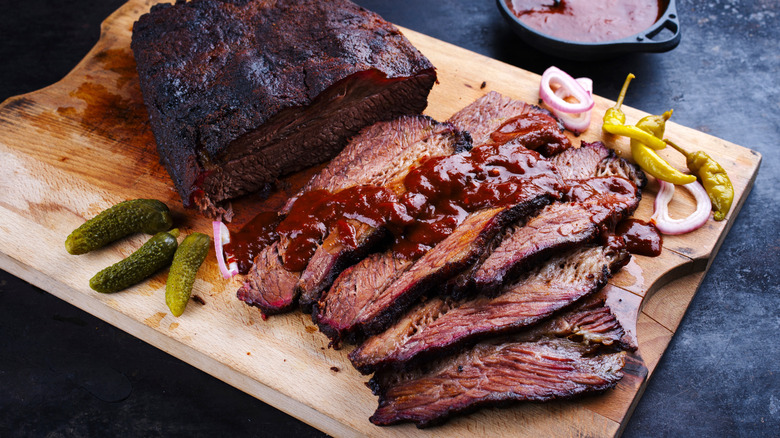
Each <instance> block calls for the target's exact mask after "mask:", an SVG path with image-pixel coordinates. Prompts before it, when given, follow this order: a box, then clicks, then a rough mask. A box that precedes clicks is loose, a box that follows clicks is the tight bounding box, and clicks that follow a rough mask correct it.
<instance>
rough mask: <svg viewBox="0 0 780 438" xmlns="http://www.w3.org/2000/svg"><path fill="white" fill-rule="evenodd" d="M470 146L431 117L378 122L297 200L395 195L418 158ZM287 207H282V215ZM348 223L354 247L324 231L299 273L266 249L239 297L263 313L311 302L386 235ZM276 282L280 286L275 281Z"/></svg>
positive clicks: (278, 252) (275, 250)
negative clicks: (361, 189) (358, 191)
mask: <svg viewBox="0 0 780 438" xmlns="http://www.w3.org/2000/svg"><path fill="white" fill-rule="evenodd" d="M470 147H471V143H470V138H469V137H468V135H467V134H465V133H462V132H460V131H458V130H456V129H455V128H454V127H453V126H452V125H450V124H446V123H440V122H437V121H435V120H433V119H431V118H430V117H426V116H404V117H400V118H398V119H395V120H391V121H387V122H379V123H377V124H374V125H372V126H370V127H368V128H366V129H364V130H363V131H361V133H360V134H359V135H357V136H356V137H354V138H353V139H352V140H350V142H349V144H348V145H347V146H346V147H345V148H344V150H342V152H341V153H340V154H339V155H338V156H337V157H336V158H335V159H334V160H333V161H332V162H331V163H330V164H329V165H328V166H326V167H325V168H324V169H323V170H322V171H320V172H319V173H318V174H317V175H315V176H314V177H313V178H312V179H311V180H310V181H309V183H307V185H306V186H304V189H303V190H302V191H301V192H300V193H299V194H298V196H297V197H299V196H300V195H301V194H303V193H304V192H307V191H313V190H327V191H329V192H338V191H341V190H343V189H347V188H350V187H354V186H358V185H388V186H391V187H392V188H393V189H394V190H396V191H399V190H401V189H402V187H401V186H400V185H399V184H400V183H399V181H401V180H403V177H404V176H405V175H406V173H407V172H408V170H409V169H410V168H411V167H412V166H413V165H414V164H416V163H417V162H419V160H421V159H423V157H435V156H442V155H450V154H453V153H460V152H463V151H465V150H467V149H468V148H470ZM297 197H296V199H297ZM292 205H293V203H291V204H290V206H289V207H286V211H287V213H289V211H290V210H291V208H292V207H291V206H292ZM347 222H349V224H350V225H351V226H352V227H353V228H354V229H355V236H354V237H355V243H356V245H355V246H354V247H353V246H347V245H344V244H343V243H342V242H341V239H339V233H338V231H337V230H329V234H328V235H327V236H326V237H325V239H324V240H323V241H322V242H320V244H319V246H318V247H317V249H316V250H315V252H314V255H313V257H312V259H311V260H310V261H309V266H307V267H306V269H305V270H303V271H298V272H290V271H287V270H286V269H285V268H284V266H283V263H282V260H283V258H284V256H285V251H284V249H285V246H284V245H277V246H274V247H271V246H269V247H266V248H265V249H264V250H263V251H261V254H259V255H258V256H257V257H256V258H255V263H254V266H253V268H252V270H251V272H250V273H249V275H248V276H247V278H246V281H245V284H244V285H243V286H242V288H241V289H240V292H239V298H240V299H241V300H243V301H246V302H247V303H248V304H250V305H256V306H258V307H260V308H261V310H263V312H264V313H265V314H275V313H280V312H283V311H287V310H291V309H292V308H293V307H294V305H295V301H296V299H297V298H298V296H299V295H300V293H301V292H303V293H304V297H305V298H303V299H302V301H303V304H304V305H306V304H308V303H311V302H313V301H316V299H317V298H318V297H319V291H321V290H323V289H325V288H327V287H328V286H329V285H330V283H331V282H332V281H333V278H335V277H336V276H337V275H338V274H339V273H340V272H341V270H343V269H344V268H346V267H347V266H349V265H350V264H352V263H354V262H356V261H357V260H359V259H360V258H362V257H365V255H367V253H368V252H369V251H370V250H371V249H372V248H373V247H374V246H375V245H376V244H377V243H379V242H381V241H382V239H383V237H384V236H385V234H386V233H385V230H383V229H375V228H373V227H371V226H369V225H367V224H364V223H361V222H359V221H357V220H348V221H347ZM281 271H284V272H281ZM279 278H284V279H285V281H283V282H280V281H277V279H279ZM268 297H272V298H273V299H269V298H268ZM279 297H284V299H283V300H282V299H279ZM270 303H275V305H273V306H271V305H269V304H270ZM309 305H310V304H309Z"/></svg>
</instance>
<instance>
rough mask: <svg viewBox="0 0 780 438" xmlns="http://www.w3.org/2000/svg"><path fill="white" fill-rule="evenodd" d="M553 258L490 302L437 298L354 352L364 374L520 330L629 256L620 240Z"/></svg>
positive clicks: (598, 284) (599, 282) (591, 286)
mask: <svg viewBox="0 0 780 438" xmlns="http://www.w3.org/2000/svg"><path fill="white" fill-rule="evenodd" d="M606 240H607V242H606V244H605V245H596V246H586V247H583V248H579V249H575V250H572V251H569V252H566V253H563V254H561V255H558V256H555V257H553V258H551V259H550V260H548V261H547V262H546V263H545V264H543V265H541V266H539V267H537V268H536V269H534V270H533V271H531V272H530V273H528V274H527V275H525V276H523V277H522V278H520V279H519V280H518V281H516V282H515V283H511V284H507V285H505V286H504V287H503V288H502V290H501V294H500V295H498V296H497V297H494V298H491V297H487V296H477V297H474V298H471V299H463V300H454V299H451V298H440V297H437V298H433V299H430V300H428V301H427V302H425V303H422V304H419V305H417V306H416V307H414V308H413V309H412V310H410V311H409V312H407V313H406V314H405V315H404V316H403V317H402V318H400V320H399V321H398V322H396V323H395V324H394V325H393V326H392V327H390V328H389V329H388V330H386V331H385V332H383V333H381V334H379V335H376V336H373V337H371V338H369V339H367V340H366V341H365V342H364V343H363V344H362V345H360V347H358V348H357V349H355V350H353V351H352V353H350V359H351V360H352V364H353V365H354V366H355V368H357V369H358V370H360V371H361V372H363V373H366V374H367V373H370V372H372V371H374V370H376V369H378V368H385V367H393V368H399V367H401V366H403V364H404V363H405V362H408V361H410V360H412V359H417V360H419V359H420V357H418V356H422V357H431V356H435V355H439V354H442V353H443V352H447V351H452V350H453V349H456V348H458V347H460V346H462V345H464V344H469V343H472V342H475V341H476V340H480V339H484V338H485V337H487V336H493V335H496V334H502V333H508V332H516V331H518V330H521V329H524V328H525V327H528V326H530V325H532V324H535V323H537V322H539V321H541V320H542V319H544V318H546V317H549V316H550V315H552V314H553V313H555V312H557V311H559V310H561V309H563V308H564V307H566V306H568V305H570V304H572V303H574V302H575V301H577V300H579V299H581V298H583V297H585V296H587V295H589V294H591V293H594V292H595V291H597V290H599V289H600V288H602V287H603V286H604V285H605V284H606V282H607V279H608V278H609V276H610V275H611V274H612V273H614V272H616V271H617V270H618V269H620V268H621V267H622V266H623V265H625V264H626V263H627V262H628V260H629V257H630V255H629V254H628V252H627V251H626V250H625V247H624V244H623V242H622V239H619V238H609V239H606Z"/></svg>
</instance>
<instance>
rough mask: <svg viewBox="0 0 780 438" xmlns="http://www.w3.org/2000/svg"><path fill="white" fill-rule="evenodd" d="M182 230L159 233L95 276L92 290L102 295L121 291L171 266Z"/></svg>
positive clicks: (90, 284) (91, 285)
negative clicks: (177, 238)
mask: <svg viewBox="0 0 780 438" xmlns="http://www.w3.org/2000/svg"><path fill="white" fill-rule="evenodd" d="M178 235H179V230H178V229H176V228H174V229H173V230H171V231H168V232H165V231H162V232H159V233H157V234H155V235H154V236H153V237H152V238H151V239H149V240H148V241H146V243H144V244H143V245H142V246H141V247H140V248H138V249H137V250H136V251H135V252H134V253H132V254H130V256H129V257H127V258H126V259H124V260H122V261H121V262H118V263H115V264H113V265H111V266H109V267H107V268H106V269H103V270H102V271H100V272H98V273H97V274H95V276H94V277H92V278H91V279H90V280H89V287H91V288H92V289H93V290H95V291H97V292H101V293H111V292H118V291H120V290H122V289H127V288H128V287H130V286H132V285H134V284H137V283H140V282H141V280H144V279H145V278H147V277H150V276H151V275H152V274H154V273H155V272H157V271H159V270H160V269H162V268H164V267H166V266H168V265H170V264H171V260H173V255H174V253H176V248H177V247H178V244H177V242H176V237H178Z"/></svg>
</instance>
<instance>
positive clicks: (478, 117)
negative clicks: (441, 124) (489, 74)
mask: <svg viewBox="0 0 780 438" xmlns="http://www.w3.org/2000/svg"><path fill="white" fill-rule="evenodd" d="M529 113H530V114H531V115H532V118H531V120H534V121H543V122H542V123H534V124H533V125H531V124H529V123H527V121H528V119H527V118H525V117H523V116H527V115H528V114H529ZM523 118H524V119H525V120H522V119H523ZM518 119H520V120H519V122H520V123H514V122H516V121H518ZM448 122H450V123H452V124H454V125H455V126H457V127H458V128H460V129H462V130H465V131H468V132H469V133H470V134H471V136H472V138H473V139H474V144H475V145H482V144H485V143H507V142H510V143H516V144H521V145H523V146H525V147H527V148H528V149H531V150H536V151H537V152H539V153H540V154H542V155H544V156H545V157H550V156H553V155H556V154H558V153H560V152H562V151H564V150H566V149H568V148H570V147H571V141H570V140H569V138H568V137H566V135H564V128H563V124H562V123H561V122H560V121H559V120H558V119H557V118H555V116H553V115H552V113H550V112H549V111H547V110H546V109H544V108H540V107H538V106H536V105H529V104H527V103H525V102H522V101H519V100H514V99H511V98H509V97H506V96H503V95H501V94H499V93H497V92H495V91H491V92H489V93H487V94H486V95H484V96H482V97H480V98H479V99H477V100H475V101H474V102H473V103H471V104H470V105H468V106H467V107H465V108H463V109H462V110H460V111H458V112H457V113H455V114H454V115H453V116H452V117H450V119H449V120H448ZM529 128H530V129H529Z"/></svg>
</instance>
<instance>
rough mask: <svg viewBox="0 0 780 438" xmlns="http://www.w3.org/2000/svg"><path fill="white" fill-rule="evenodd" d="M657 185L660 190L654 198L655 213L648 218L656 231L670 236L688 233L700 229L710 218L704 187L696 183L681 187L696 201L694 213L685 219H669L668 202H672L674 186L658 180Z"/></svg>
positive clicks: (708, 201)
mask: <svg viewBox="0 0 780 438" xmlns="http://www.w3.org/2000/svg"><path fill="white" fill-rule="evenodd" d="M658 184H660V186H661V190H659V191H658V194H657V195H656V197H655V204H654V209H655V211H654V212H653V216H651V217H650V219H652V220H653V221H654V222H655V226H656V228H658V231H660V232H662V233H664V234H670V235H675V234H685V233H690V232H691V231H693V230H696V229H698V228H700V227H701V226H702V225H704V224H705V223H706V222H707V219H709V218H710V210H712V203H711V202H710V197H709V196H707V192H706V191H705V190H704V187H702V185H701V183H699V182H698V181H694V182H692V183H690V184H685V185H684V186H683V187H685V188H686V189H688V191H689V192H691V194H692V195H693V197H694V198H695V199H696V211H694V212H693V213H691V215H690V216H688V217H687V218H685V219H672V218H671V217H669V201H671V200H672V196H673V195H674V184H672V183H668V182H666V181H661V180H660V179H659V180H658Z"/></svg>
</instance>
